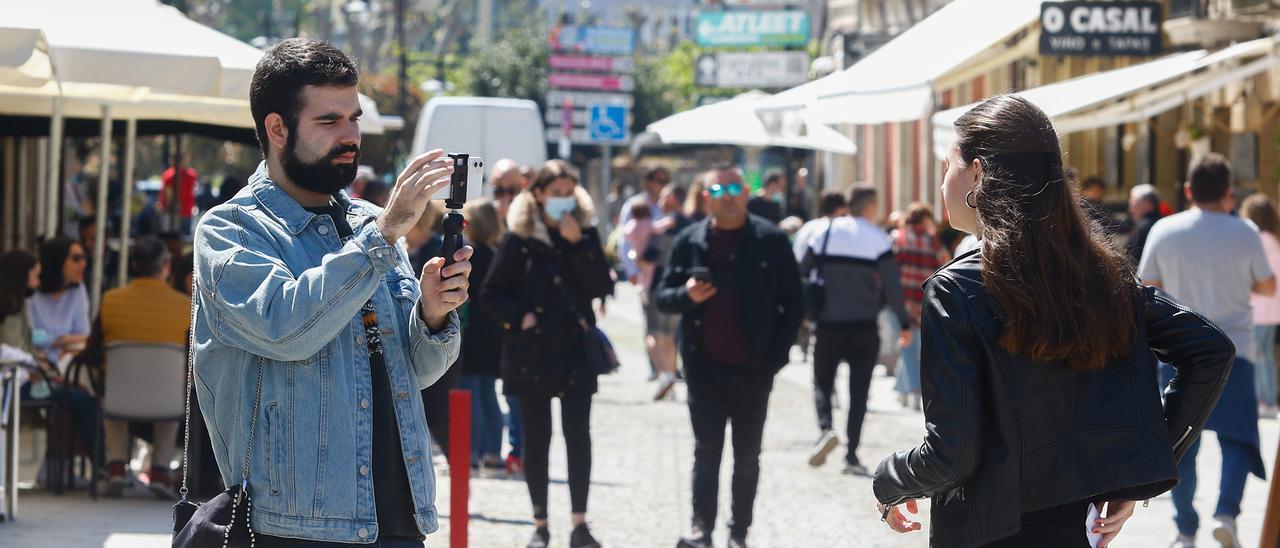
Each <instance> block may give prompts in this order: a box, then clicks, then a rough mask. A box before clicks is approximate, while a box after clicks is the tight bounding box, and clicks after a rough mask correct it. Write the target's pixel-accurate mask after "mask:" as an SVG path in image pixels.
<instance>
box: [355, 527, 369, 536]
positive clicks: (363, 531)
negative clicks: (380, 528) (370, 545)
mask: <svg viewBox="0 0 1280 548" xmlns="http://www.w3.org/2000/svg"><path fill="white" fill-rule="evenodd" d="M356 534H357V535H359V536H360V538H369V530H368V529H365V528H364V527H361V528H360V530H359V531H356Z"/></svg>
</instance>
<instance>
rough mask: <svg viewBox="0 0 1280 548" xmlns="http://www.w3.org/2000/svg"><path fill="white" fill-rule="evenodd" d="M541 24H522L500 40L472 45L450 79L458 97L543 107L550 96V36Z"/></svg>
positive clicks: (450, 75) (505, 33) (451, 71)
mask: <svg viewBox="0 0 1280 548" xmlns="http://www.w3.org/2000/svg"><path fill="white" fill-rule="evenodd" d="M541 27H542V26H541V25H533V24H528V25H520V26H517V27H514V28H512V29H509V30H508V31H506V32H503V33H501V37H500V39H498V40H496V41H490V42H473V43H472V48H471V51H470V53H468V54H467V55H466V57H465V59H463V60H462V62H461V63H460V64H458V65H457V67H456V68H454V69H452V70H448V71H447V74H448V80H449V81H450V82H452V83H453V84H454V85H455V86H457V87H456V93H457V94H458V95H473V96H480V97H511V98H516V99H529V100H532V101H535V102H537V103H538V105H539V107H540V108H541V107H543V106H544V105H543V103H544V102H545V100H546V94H547V53H548V52H547V50H548V46H547V35H546V33H545V32H544V31H543V29H542V28H541Z"/></svg>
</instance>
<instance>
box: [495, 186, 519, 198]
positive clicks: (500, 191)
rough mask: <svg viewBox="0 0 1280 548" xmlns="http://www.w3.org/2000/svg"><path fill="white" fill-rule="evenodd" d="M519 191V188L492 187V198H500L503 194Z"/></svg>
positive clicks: (507, 194)
mask: <svg viewBox="0 0 1280 548" xmlns="http://www.w3.org/2000/svg"><path fill="white" fill-rule="evenodd" d="M519 193H520V190H519V189H515V188H494V189H493V197H494V198H501V197H503V196H515V195H516V194H519Z"/></svg>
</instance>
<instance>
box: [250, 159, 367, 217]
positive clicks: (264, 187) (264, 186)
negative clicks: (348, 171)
mask: <svg viewBox="0 0 1280 548" xmlns="http://www.w3.org/2000/svg"><path fill="white" fill-rule="evenodd" d="M249 188H250V189H252V191H253V197H254V198H256V199H257V200H258V203H260V204H262V209H263V210H264V211H266V212H267V214H269V215H271V217H273V218H274V219H275V220H277V221H279V222H280V224H282V225H284V226H285V227H286V228H288V229H289V232H290V233H292V234H298V233H300V232H302V231H303V230H305V229H306V228H307V225H308V224H310V223H311V219H313V218H315V217H316V215H315V214H314V213H312V212H310V211H307V210H306V209H305V208H303V207H302V204H299V203H298V201H297V200H295V199H293V196H290V195H289V193H287V192H285V191H284V189H282V188H280V185H278V184H276V183H275V181H272V180H271V176H270V175H269V174H268V173H267V162H266V160H263V161H262V162H261V163H259V164H258V170H257V171H255V172H254V173H253V175H252V176H251V177H249ZM333 197H334V199H336V200H337V201H338V204H340V205H341V206H342V209H344V210H346V211H347V212H348V213H350V212H351V209H352V203H351V200H350V199H349V198H347V192H346V191H345V190H339V191H338V192H337V194H334V195H333Z"/></svg>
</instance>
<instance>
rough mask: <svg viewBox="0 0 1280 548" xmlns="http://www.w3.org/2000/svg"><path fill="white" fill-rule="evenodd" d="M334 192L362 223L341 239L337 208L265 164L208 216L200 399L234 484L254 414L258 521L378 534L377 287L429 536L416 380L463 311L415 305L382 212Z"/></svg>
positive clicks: (203, 238) (202, 253) (199, 333)
mask: <svg viewBox="0 0 1280 548" xmlns="http://www.w3.org/2000/svg"><path fill="white" fill-rule="evenodd" d="M339 202H340V203H341V204H342V206H343V207H345V208H346V210H347V219H348V222H349V223H350V224H351V227H352V229H353V230H354V232H355V235H354V236H353V237H352V238H351V239H350V240H348V241H347V242H346V243H343V242H342V241H341V240H340V238H339V236H338V231H337V229H336V228H335V227H334V224H333V222H332V221H331V220H330V219H329V217H328V216H317V215H313V214H312V213H310V212H308V211H307V210H305V209H303V207H302V206H301V205H300V204H298V202H297V201H295V200H294V199H293V198H291V197H290V196H289V195H288V194H286V193H285V192H284V191H283V190H282V189H281V188H280V187H279V186H277V185H276V184H275V183H273V182H272V181H271V180H270V179H269V178H268V176H267V170H266V167H265V164H264V165H261V166H259V167H258V171H257V172H256V173H255V174H254V175H253V177H252V178H251V179H250V181H249V185H248V186H247V187H246V188H245V189H243V190H242V191H241V192H240V193H239V194H237V195H236V196H235V197H234V198H232V199H231V200H230V201H228V202H227V203H225V204H223V205H220V206H218V207H215V208H213V209H212V210H210V211H209V212H208V213H207V214H206V215H205V216H204V217H203V218H202V219H201V220H200V224H199V226H198V227H197V228H196V234H195V276H196V279H197V287H198V292H199V295H198V298H196V299H195V300H196V303H197V304H198V307H199V311H198V316H197V318H196V323H195V337H196V349H195V352H196V374H195V385H196V393H197V395H198V397H199V401H200V408H201V409H202V410H203V412H204V418H205V422H206V424H207V425H208V427H209V436H210V438H211V439H212V442H213V449H214V454H215V455H216V456H217V460H218V468H219V471H220V472H221V473H222V478H223V480H224V481H225V482H227V484H228V485H236V484H239V483H240V476H241V471H242V470H243V466H244V464H243V463H244V457H245V453H246V450H247V445H246V444H247V443H248V442H249V440H250V432H249V430H250V418H251V416H252V414H253V413H257V415H258V425H257V436H256V438H254V441H253V463H252V465H251V466H250V474H249V482H250V488H251V492H252V494H253V528H254V530H255V531H257V532H260V533H264V534H268V535H277V536H285V537H294V538H304V539H312V540H323V541H336V542H351V543H362V542H363V543H368V542H373V541H374V540H375V539H376V538H377V536H378V520H377V516H376V515H375V512H374V500H373V496H374V495H373V470H372V469H371V468H370V467H371V466H372V462H371V459H372V455H373V446H372V436H373V427H372V414H373V404H372V402H371V401H370V398H372V397H373V394H372V387H371V385H370V373H369V355H368V351H367V347H366V346H365V337H364V327H363V324H362V321H361V317H360V316H361V315H360V309H361V307H362V306H363V305H364V304H365V302H367V301H369V300H370V299H373V306H374V308H375V309H376V310H377V312H378V323H379V326H380V328H381V331H382V339H383V344H384V346H385V354H386V363H387V372H388V374H389V375H390V377H391V390H392V392H393V393H394V394H395V401H394V405H395V413H396V422H397V424H398V425H399V427H400V428H399V430H400V443H401V447H402V448H403V450H404V461H405V468H406V469H407V471H408V475H409V484H410V487H411V491H412V492H413V504H414V516H415V517H416V519H417V523H418V528H419V529H420V530H421V531H422V532H423V533H424V534H429V533H432V532H434V531H435V530H436V528H437V523H436V508H435V476H434V470H433V468H432V462H431V449H430V446H429V442H428V441H427V424H426V419H425V415H424V413H423V409H422V398H421V397H420V396H419V390H422V389H424V388H426V387H428V386H430V385H431V384H433V383H435V382H436V380H437V379H439V378H440V376H441V375H443V374H444V372H445V370H446V369H447V368H448V367H449V365H450V364H452V363H453V362H454V360H455V359H456V358H457V357H458V347H459V341H460V338H459V335H458V333H459V331H458V330H459V325H458V316H457V314H456V313H451V314H450V318H449V322H448V324H447V326H446V327H445V328H444V329H442V330H440V331H439V332H436V333H432V332H431V331H430V330H429V329H428V328H427V325H426V323H425V322H424V321H423V320H422V318H421V316H420V315H419V313H418V311H417V308H418V299H419V296H420V288H419V285H418V278H417V276H415V273H414V272H413V270H412V268H411V267H410V266H409V260H408V257H407V255H405V253H404V252H403V251H401V250H400V248H399V247H398V246H396V245H393V244H390V243H388V242H387V241H386V239H384V238H383V237H382V234H381V232H380V231H379V230H378V228H377V226H376V224H375V223H374V220H375V219H376V218H377V215H378V213H379V211H380V210H379V209H378V208H377V207H375V206H373V205H371V204H368V203H366V202H362V201H351V200H348V199H347V197H346V196H345V194H343V195H340V196H339ZM260 358H261V359H262V361H263V363H264V376H263V381H262V404H261V408H259V409H257V410H255V409H253V399H254V387H255V383H256V380H257V367H258V362H259V359H260Z"/></svg>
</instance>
